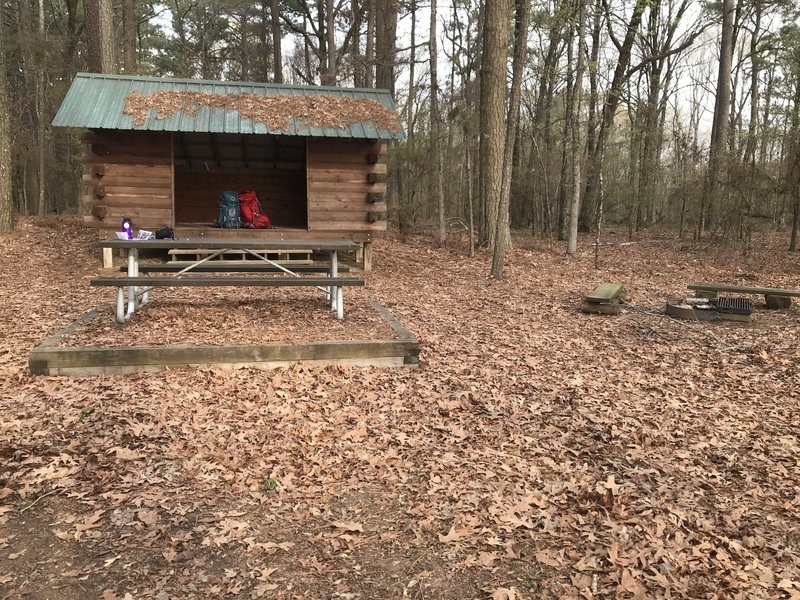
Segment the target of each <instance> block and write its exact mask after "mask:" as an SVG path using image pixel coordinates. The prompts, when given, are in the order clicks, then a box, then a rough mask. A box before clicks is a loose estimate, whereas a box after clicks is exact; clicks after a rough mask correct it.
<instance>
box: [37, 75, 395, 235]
mask: <svg viewBox="0 0 800 600" xmlns="http://www.w3.org/2000/svg"><path fill="white" fill-rule="evenodd" d="M53 125H54V126H56V127H72V128H81V129H85V130H86V131H85V132H84V133H83V135H82V141H83V142H84V144H85V153H84V156H83V165H84V173H83V181H84V182H85V183H86V184H88V186H87V189H88V193H87V194H86V195H85V196H84V197H83V198H82V204H83V206H84V209H85V214H86V216H85V217H84V218H85V220H86V221H87V222H89V223H91V224H92V225H95V226H96V227H98V229H99V230H100V232H101V237H106V236H108V235H110V234H111V232H112V231H118V230H119V229H120V223H121V219H122V217H123V216H127V217H130V218H132V219H133V222H134V227H135V228H136V229H139V228H142V229H148V230H155V229H157V228H159V227H161V226H164V225H168V226H171V227H172V228H173V229H174V230H175V234H176V236H180V237H198V236H205V237H215V236H217V237H240V236H252V237H257V238H266V239H315V240H318V239H323V240H324V239H336V240H350V241H354V242H361V243H366V244H369V243H370V242H372V241H373V240H374V239H375V236H376V235H379V234H380V232H381V231H384V230H385V229H386V202H385V191H386V163H385V161H384V160H382V158H381V157H382V155H384V154H385V153H386V146H387V143H389V142H391V141H392V140H398V139H402V138H404V137H405V134H404V133H403V131H402V128H401V126H400V123H399V119H398V117H397V113H396V110H395V105H394V102H393V100H392V97H391V95H390V93H389V91H388V90H379V89H348V88H338V87H313V86H297V85H277V84H266V83H244V82H227V81H206V80H199V79H168V78H156V77H136V76H127V75H105V74H96V73H79V74H78V75H77V76H76V77H75V79H74V81H73V82H72V85H71V87H70V89H69V91H68V92H67V95H66V97H65V98H64V101H63V103H62V104H61V107H60V108H59V111H58V113H57V114H56V116H55V119H54V121H53ZM227 190H232V191H241V190H254V191H255V192H256V193H257V194H258V198H259V200H260V202H261V206H262V208H263V211H264V213H265V214H266V215H267V216H268V217H269V218H270V220H271V222H272V225H273V228H272V229H238V230H222V229H218V228H215V227H214V226H213V225H212V222H213V221H214V219H215V218H216V217H217V215H218V212H219V197H220V195H221V194H222V192H224V191H227Z"/></svg>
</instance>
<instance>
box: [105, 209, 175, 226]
mask: <svg viewBox="0 0 800 600" xmlns="http://www.w3.org/2000/svg"><path fill="white" fill-rule="evenodd" d="M122 217H130V218H131V219H133V224H134V227H136V228H137V229H138V228H139V224H138V222H137V220H138V219H156V220H158V221H160V222H161V224H162V225H163V224H164V223H169V221H171V220H172V209H169V208H140V207H138V206H126V207H121V206H107V205H106V217H105V218H106V219H120V220H121V219H122Z"/></svg>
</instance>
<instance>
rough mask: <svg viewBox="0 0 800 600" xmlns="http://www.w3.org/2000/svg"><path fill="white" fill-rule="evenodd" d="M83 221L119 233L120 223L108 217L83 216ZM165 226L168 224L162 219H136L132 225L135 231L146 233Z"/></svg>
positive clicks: (91, 225)
mask: <svg viewBox="0 0 800 600" xmlns="http://www.w3.org/2000/svg"><path fill="white" fill-rule="evenodd" d="M83 220H84V222H85V223H86V224H87V225H89V226H90V227H97V228H99V229H104V230H106V231H119V228H120V221H115V220H114V219H110V218H108V217H106V218H105V219H103V220H100V219H96V218H95V217H92V216H91V215H89V216H85V217H84V218H83ZM165 225H167V226H169V225H170V222H169V221H165V220H163V219H150V218H147V219H145V218H138V219H136V222H135V223H134V227H136V229H147V230H148V231H156V230H157V229H158V228H160V227H164V226H165Z"/></svg>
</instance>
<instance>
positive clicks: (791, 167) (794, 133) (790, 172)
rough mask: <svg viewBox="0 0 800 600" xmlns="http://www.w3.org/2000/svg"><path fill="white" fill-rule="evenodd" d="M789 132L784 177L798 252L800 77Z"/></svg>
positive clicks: (793, 248)
mask: <svg viewBox="0 0 800 600" xmlns="http://www.w3.org/2000/svg"><path fill="white" fill-rule="evenodd" d="M791 115H792V116H791V129H790V130H789V140H788V144H787V145H788V146H789V148H788V151H787V160H786V173H785V175H784V180H785V186H786V189H787V192H788V196H789V198H790V199H791V201H792V237H791V240H790V242H789V250H790V251H791V252H795V251H796V250H797V236H798V227H800V77H797V79H796V80H795V83H794V102H793V104H792V113H791Z"/></svg>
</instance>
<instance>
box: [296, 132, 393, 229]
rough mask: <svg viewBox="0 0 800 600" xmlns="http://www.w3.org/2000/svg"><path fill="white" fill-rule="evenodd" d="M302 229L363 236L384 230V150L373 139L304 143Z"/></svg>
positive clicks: (312, 139)
mask: <svg viewBox="0 0 800 600" xmlns="http://www.w3.org/2000/svg"><path fill="white" fill-rule="evenodd" d="M307 148H308V149H307V154H306V156H307V173H306V175H307V179H308V229H309V230H310V231H314V232H325V231H330V232H343V231H344V232H353V233H356V232H366V233H371V232H375V231H384V230H385V229H386V201H385V197H384V196H385V192H386V165H385V164H383V163H381V162H379V160H380V157H381V155H383V154H385V153H386V145H385V144H382V143H380V142H376V141H374V140H354V139H331V138H309V139H308V146H307Z"/></svg>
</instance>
